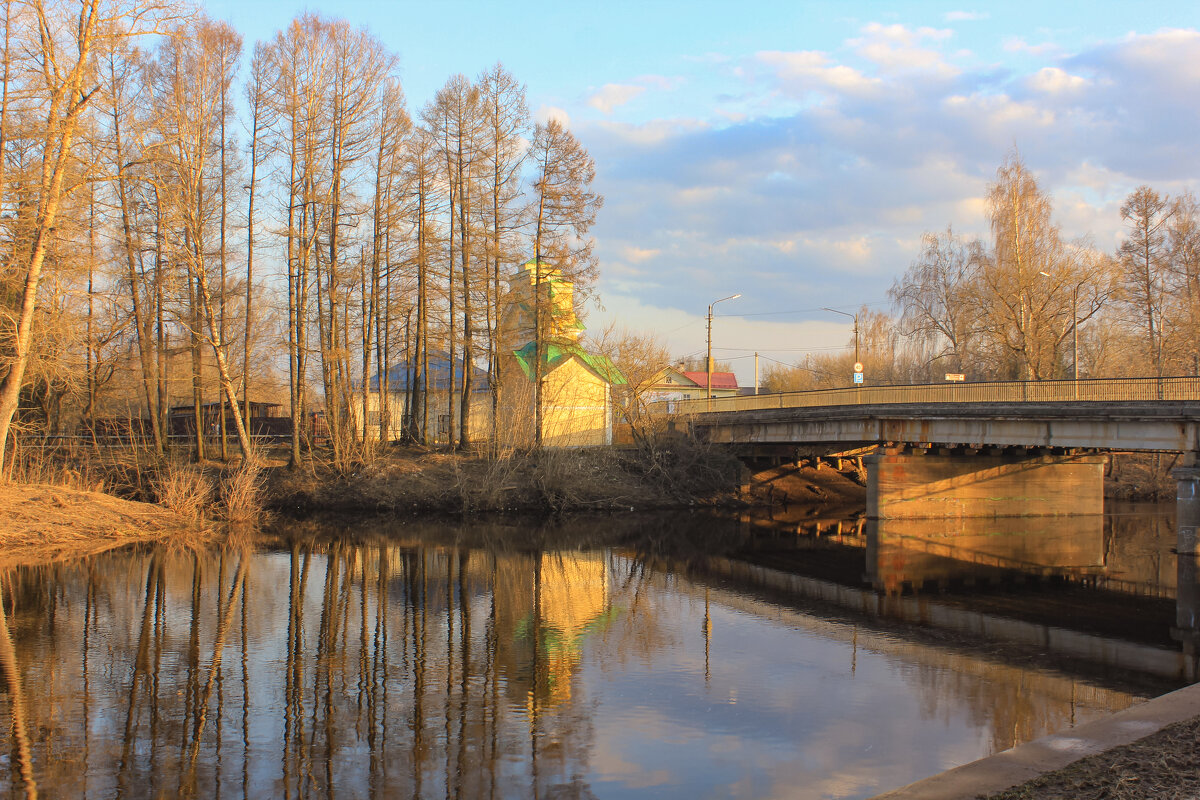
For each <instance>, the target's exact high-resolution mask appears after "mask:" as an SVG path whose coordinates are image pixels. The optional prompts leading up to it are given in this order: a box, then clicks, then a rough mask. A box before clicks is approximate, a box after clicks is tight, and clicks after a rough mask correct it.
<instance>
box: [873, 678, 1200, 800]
mask: <svg viewBox="0 0 1200 800" xmlns="http://www.w3.org/2000/svg"><path fill="white" fill-rule="evenodd" d="M1195 717H1200V684H1194V685H1192V686H1186V687H1184V688H1183V689H1179V690H1177V691H1174V692H1171V693H1170V694H1165V695H1163V696H1162V697H1156V698H1154V699H1153V700H1148V701H1147V702H1145V703H1139V704H1138V705H1135V706H1131V707H1130V708H1127V709H1125V710H1124V711H1121V712H1119V713H1116V714H1113V715H1112V716H1109V717H1105V718H1104V719H1098V720H1094V721H1092V722H1089V723H1086V724H1084V725H1080V726H1078V727H1075V728H1069V729H1067V730H1065V731H1062V732H1060V733H1052V734H1050V735H1049V736H1043V737H1042V738H1041V739H1036V740H1034V741H1032V742H1028V743H1026V744H1023V745H1020V746H1018V747H1014V748H1012V749H1011V750H1005V751H1004V752H1003V753H997V754H996V755H994V756H988V757H987V758H981V759H979V760H978V761H972V762H971V763H970V764H964V765H963V766H961V767H956V768H955V769H952V770H948V771H946V772H943V773H941V774H938V775H934V776H933V777H931V778H926V779H925V780H923V781H917V782H916V783H910V784H909V785H908V786H905V787H903V788H901V789H896V790H895V791H891V792H887V793H886V794H881V795H878V796H877V797H876V798H875V800H974V798H975V797H977V796H979V795H981V794H991V793H993V792H1000V791H1003V790H1005V789H1008V788H1011V787H1013V786H1017V785H1019V784H1022V783H1025V782H1026V781H1030V780H1033V779H1034V778H1036V777H1038V776H1039V775H1043V774H1045V773H1047V772H1053V771H1055V770H1059V769H1062V768H1063V767H1065V766H1067V765H1068V764H1070V763H1072V762H1075V761H1078V760H1079V759H1081V758H1086V757H1088V756H1091V755H1095V754H1096V753H1100V752H1103V751H1105V750H1111V749H1112V748H1114V747H1121V746H1123V745H1126V744H1129V743H1130V742H1135V741H1137V740H1138V739H1142V738H1145V737H1146V736H1149V735H1151V734H1153V733H1157V732H1158V731H1160V730H1162V729H1163V728H1165V727H1166V726H1168V725H1172V724H1174V723H1176V722H1182V721H1183V720H1187V719H1192V718H1195Z"/></svg>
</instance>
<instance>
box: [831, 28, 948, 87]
mask: <svg viewBox="0 0 1200 800" xmlns="http://www.w3.org/2000/svg"><path fill="white" fill-rule="evenodd" d="M862 33H863V36H861V37H860V38H857V39H851V40H850V41H849V42H847V44H850V45H851V46H853V47H854V48H855V49H856V50H857V51H858V54H859V55H861V56H862V57H864V58H866V59H869V60H870V61H872V62H874V63H875V64H877V65H879V66H880V67H883V68H884V69H886V70H892V71H900V72H928V73H934V74H938V75H941V76H943V77H953V76H955V75H957V74H958V73H959V71H960V70H959V69H958V68H957V67H955V66H953V65H952V64H950V63H948V62H947V61H946V60H945V58H944V57H943V55H942V53H941V52H939V51H938V50H935V49H932V48H929V47H926V46H925V43H926V42H930V41H932V42H940V41H943V40H947V39H950V38H951V37H952V36H953V35H954V32H953V31H951V30H950V29H949V28H916V29H913V28H909V27H906V26H904V25H881V24H880V23H878V22H872V23H870V24H868V25H866V26H865V27H864V28H863V29H862Z"/></svg>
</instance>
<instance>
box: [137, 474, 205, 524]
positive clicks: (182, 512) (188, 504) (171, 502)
mask: <svg viewBox="0 0 1200 800" xmlns="http://www.w3.org/2000/svg"><path fill="white" fill-rule="evenodd" d="M152 485H153V487H154V494H155V496H156V498H157V499H158V502H159V503H160V504H161V505H163V506H165V507H166V508H167V509H169V510H170V511H173V512H175V513H176V514H178V515H179V516H181V517H186V518H188V519H200V518H202V517H203V516H204V512H205V510H207V509H208V507H209V505H210V504H211V503H212V499H213V489H214V486H213V481H212V478H210V477H209V476H208V475H207V474H206V473H205V472H204V470H203V469H201V468H200V467H197V466H194V465H192V464H181V463H179V462H177V461H168V462H167V463H166V464H164V465H163V466H162V468H161V469H159V470H158V472H157V474H156V475H155V476H154V479H153V481H152Z"/></svg>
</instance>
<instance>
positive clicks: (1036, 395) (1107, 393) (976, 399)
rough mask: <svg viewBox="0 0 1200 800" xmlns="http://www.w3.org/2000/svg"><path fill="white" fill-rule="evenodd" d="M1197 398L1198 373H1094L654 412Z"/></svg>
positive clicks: (730, 400)
mask: <svg viewBox="0 0 1200 800" xmlns="http://www.w3.org/2000/svg"><path fill="white" fill-rule="evenodd" d="M1077 400H1078V401H1081V402H1138V401H1154V400H1175V401H1180V400H1197V401H1200V377H1171V378H1095V379H1087V380H1080V381H1073V380H1063V381H989V382H980V383H926V384H917V385H910V386H859V387H849V388H845V389H817V390H814V391H807V392H781V393H779V394H759V395H741V396H738V397H720V398H717V397H714V398H712V399H711V400H709V399H705V398H701V399H699V400H660V401H658V402H655V403H651V404H650V410H651V413H655V414H702V413H704V412H706V411H757V410H761V409H769V408H815V407H819V406H857V405H886V404H899V403H1057V402H1075V401H1077Z"/></svg>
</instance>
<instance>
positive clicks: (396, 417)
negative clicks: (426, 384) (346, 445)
mask: <svg viewBox="0 0 1200 800" xmlns="http://www.w3.org/2000/svg"><path fill="white" fill-rule="evenodd" d="M405 394H406V393H405V392H392V393H391V395H390V396H389V398H388V414H389V417H390V420H389V425H388V439H389V441H391V440H396V439H399V438H401V437H402V436H403V435H404V428H403V416H404V400H405ZM350 408H351V411H352V413H353V414H354V425H355V428H356V429H357V430H358V431H360V432H361V431H362V425H363V414H362V396H361V395H359V394H357V393H355V394H354V395H353V396H352V397H351V398H350ZM459 409H460V396H459V395H458V394H457V393H456V395H455V398H454V406H453V412H452V413H453V414H454V430H455V431H456V432H457V431H458V422H459ZM470 411H471V417H470V421H469V423H468V424H469V425H470V430H469V431H468V433H469V434H470V441H473V442H478V441H484V440H486V439H487V438H488V437H489V436H490V435H491V432H492V396H491V394H490V393H488V392H477V393H475V394H473V395H472V396H471V406H470ZM447 413H451V412H448V411H447V410H446V392H445V390H444V389H443V390H442V391H433V392H430V393H429V441H430V442H439V441H445V440H446V438H447V434H446V431H445V430H443V428H444V427H445V420H444V419H442V417H445V416H446V414H447ZM380 422H381V419H380V414H379V393H378V392H368V393H367V436H368V437H372V438H377V437H378V436H379V425H380Z"/></svg>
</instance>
